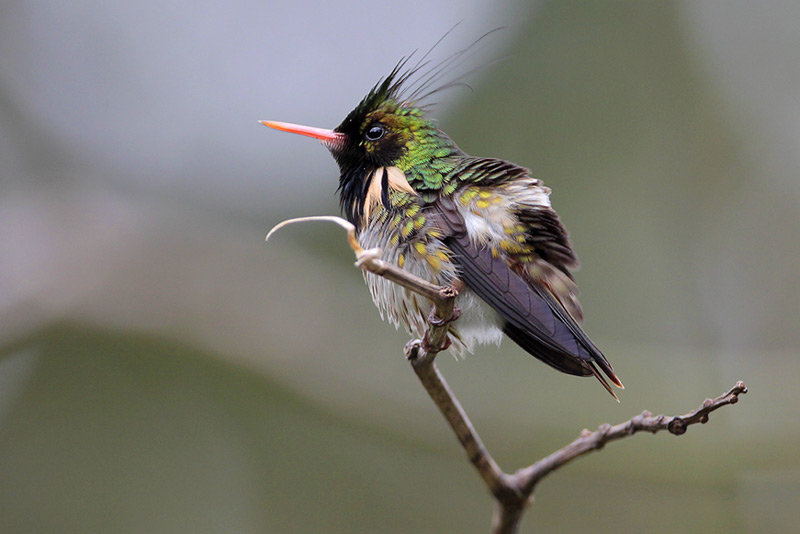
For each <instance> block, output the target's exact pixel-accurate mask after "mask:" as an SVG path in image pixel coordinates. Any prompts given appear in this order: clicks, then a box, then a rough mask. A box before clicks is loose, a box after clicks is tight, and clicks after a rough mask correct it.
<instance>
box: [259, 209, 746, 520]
mask: <svg viewBox="0 0 800 534" xmlns="http://www.w3.org/2000/svg"><path fill="white" fill-rule="evenodd" d="M308 221H328V222H334V223H336V224H338V225H339V226H341V227H343V228H344V229H345V230H347V238H348V243H349V244H350V248H352V249H353V252H354V253H355V254H356V262H355V265H356V267H359V268H361V269H363V270H366V271H369V272H371V273H373V274H376V275H378V276H382V277H384V278H387V279H388V280H391V281H392V282H395V283H396V284H399V285H401V286H403V287H405V288H406V289H408V290H410V291H414V292H416V293H417V294H419V295H421V296H423V297H425V298H427V299H428V300H430V301H431V303H432V305H431V313H430V315H429V317H428V328H427V329H426V331H425V333H424V336H423V339H422V340H419V339H412V340H411V341H409V342H408V343H407V344H406V346H405V348H404V353H405V356H406V359H407V360H408V361H409V363H410V364H411V368H412V369H413V370H414V373H416V375H417V377H418V378H419V380H420V382H421V383H422V386H423V387H424V388H425V390H426V391H427V392H428V395H429V396H430V397H431V399H432V400H433V402H434V403H435V404H436V406H437V408H439V411H440V412H441V413H442V415H443V416H444V418H445V419H446V420H447V423H448V424H449V425H450V427H451V428H452V429H453V432H455V434H456V437H457V438H458V441H459V442H460V443H461V446H462V447H463V448H464V451H465V452H466V453H467V457H468V458H469V461H470V462H471V463H472V465H473V466H474V467H475V469H476V470H477V471H478V474H479V475H480V476H481V478H482V479H483V481H484V483H485V484H486V486H487V487H488V488H489V491H490V492H491V494H492V495H493V496H494V498H495V511H494V517H493V519H492V530H491V532H492V533H493V534H513V533H515V532H517V531H518V528H519V524H520V521H521V519H522V516H523V514H524V512H525V510H526V509H527V507H528V506H529V505H530V504H531V503H532V502H533V493H534V490H535V489H536V486H537V485H538V483H539V482H540V481H541V480H542V479H543V478H544V477H546V476H547V475H549V474H550V473H552V472H553V471H555V470H557V469H559V468H560V467H562V466H563V465H565V464H567V463H569V462H571V461H573V460H575V459H576V458H579V457H581V456H583V455H585V454H587V453H590V452H593V451H597V450H600V449H602V448H603V447H604V446H605V445H606V444H607V443H609V442H611V441H616V440H619V439H622V438H625V437H628V436H631V435H633V434H635V433H637V432H642V431H644V432H651V433H653V434H655V433H656V432H660V431H662V430H666V431H667V432H669V433H671V434H674V435H676V436H680V435H682V434H685V433H686V431H687V428H688V427H689V426H691V425H694V424H697V423H701V424H705V423H707V422H708V420H709V414H711V412H713V411H715V410H718V409H719V408H722V407H723V406H727V405H730V404H736V402H738V400H739V396H740V395H743V394H745V393H747V387H746V386H745V384H744V382H742V381H739V382H737V383H736V384H735V385H734V386H733V387H732V388H731V389H730V390H728V391H727V392H726V393H724V394H722V395H720V396H719V397H716V398H714V399H706V400H705V401H703V403H702V404H701V405H700V407H699V408H697V409H695V410H693V411H691V412H689V413H686V414H684V415H678V416H672V417H667V416H664V415H656V416H654V415H653V414H652V413H650V412H648V411H644V412H642V413H641V414H639V415H636V416H634V417H632V418H631V419H629V420H627V421H625V422H623V423H619V424H617V425H613V426H612V425H609V424H602V425H600V426H599V427H598V429H597V430H595V431H594V432H591V431H589V430H585V429H584V430H583V431H582V432H581V433H580V435H579V436H578V437H577V438H576V439H575V440H574V441H572V442H571V443H569V444H568V445H566V446H564V447H562V448H561V449H559V450H557V451H555V452H553V453H552V454H550V455H549V456H546V457H545V458H542V459H541V460H539V461H537V462H535V463H533V464H531V465H529V466H527V467H524V468H522V469H519V470H518V471H516V472H515V473H513V474H507V473H505V472H503V470H502V469H500V467H499V466H498V465H497V462H495V460H494V459H493V458H492V456H491V455H490V454H489V451H488V450H487V449H486V447H485V446H484V444H483V442H482V441H481V439H480V436H478V433H477V432H476V431H475V428H474V427H473V425H472V422H471V421H470V420H469V417H468V416H467V414H466V412H465V411H464V409H463V408H462V407H461V404H460V403H459V402H458V399H457V398H456V397H455V395H454V394H453V392H452V390H451V389H450V386H449V385H448V384H447V382H446V381H445V379H444V377H443V376H442V375H441V373H440V372H439V369H438V368H437V367H436V365H435V359H436V355H437V354H438V353H439V352H441V351H442V350H444V349H446V348H447V347H448V346H449V338H448V336H447V333H448V331H449V329H450V324H451V323H452V322H453V321H455V320H457V319H458V317H459V315H460V310H459V309H458V307H457V306H456V305H455V300H456V297H457V296H458V292H459V290H460V289H461V288H460V287H449V286H445V287H442V286H437V285H434V284H431V283H430V282H428V281H427V280H424V279H422V278H419V277H418V276H415V275H413V274H411V273H409V272H407V271H404V270H403V269H400V268H399V267H397V266H395V265H392V264H389V263H386V262H385V261H383V260H381V259H380V256H381V251H380V249H377V248H373V249H368V250H365V249H364V248H362V247H361V245H360V244H359V243H358V238H357V236H356V228H355V226H353V225H352V224H351V223H349V222H348V221H346V220H344V219H342V218H340V217H331V216H318V217H303V218H299V219H290V220H287V221H284V222H282V223H280V224H278V225H276V226H275V227H274V228H273V229H272V230H270V232H269V234H267V240H269V238H270V236H272V234H274V233H275V232H276V231H277V230H279V229H280V228H283V227H284V226H287V225H289V224H293V223H298V222H308Z"/></svg>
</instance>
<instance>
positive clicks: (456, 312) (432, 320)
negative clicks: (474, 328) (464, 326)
mask: <svg viewBox="0 0 800 534" xmlns="http://www.w3.org/2000/svg"><path fill="white" fill-rule="evenodd" d="M459 317H461V308H459V307H458V306H453V312H452V313H451V314H450V317H446V318H444V319H443V318H441V317H439V316H438V315H436V308H431V313H429V314H428V324H430V325H431V326H444V325H446V324H447V323H452V322H453V321H455V320H456V319H458V318H459Z"/></svg>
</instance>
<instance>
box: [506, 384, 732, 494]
mask: <svg viewBox="0 0 800 534" xmlns="http://www.w3.org/2000/svg"><path fill="white" fill-rule="evenodd" d="M745 393H747V387H746V386H745V385H744V382H742V381H739V382H737V383H736V385H734V386H733V387H732V388H731V389H730V390H729V391H728V392H727V393H725V394H723V395H720V396H719V397H717V398H716V399H706V400H705V401H704V402H703V404H702V405H701V406H700V407H699V408H697V409H696V410H694V411H692V412H689V413H687V414H685V415H676V416H673V417H667V416H665V415H656V416H654V415H653V414H651V413H650V412H647V411H645V412H642V413H641V414H639V415H637V416H635V417H632V418H631V419H629V420H627V421H625V422H624V423H620V424H618V425H614V426H611V425H601V426H600V427H599V428H598V429H597V430H595V431H594V432H589V431H588V430H584V431H583V433H582V434H581V436H580V437H579V438H577V439H576V440H575V441H573V442H572V443H570V444H569V445H567V446H566V447H563V448H562V449H559V450H557V451H556V452H554V453H552V454H550V455H549V456H547V457H546V458H542V459H541V460H539V461H538V462H536V463H535V464H533V465H531V466H528V467H526V468H524V469H521V470H519V471H517V473H516V474H515V475H514V476H515V478H516V479H517V483H518V484H519V488H520V490H521V491H523V492H524V493H527V494H531V493H533V490H534V489H535V487H536V484H537V483H538V482H539V481H540V480H541V479H542V478H544V477H545V476H547V475H548V474H550V473H552V472H553V471H555V470H556V469H558V468H559V467H561V466H562V465H564V464H566V463H567V462H570V461H572V460H574V459H575V458H578V457H579V456H583V455H584V454H586V453H589V452H592V451H597V450H600V449H602V448H603V446H605V444H606V443H608V442H610V441H615V440H618V439H622V438H626V437H628V436H631V435H633V434H635V433H637V432H642V431H644V432H652V433H653V434H655V433H656V432H659V431H661V430H667V431H668V432H670V433H671V434H675V435H676V436H680V435H681V434H684V433H685V432H686V429H687V427H688V426H689V425H693V424H696V423H702V424H705V423H706V422H707V421H708V416H709V414H710V413H711V412H713V411H714V410H718V409H719V408H722V407H723V406H727V405H728V404H736V402H738V400H739V395H742V394H745Z"/></svg>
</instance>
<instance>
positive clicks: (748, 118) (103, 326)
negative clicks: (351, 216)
mask: <svg viewBox="0 0 800 534" xmlns="http://www.w3.org/2000/svg"><path fill="white" fill-rule="evenodd" d="M458 21H463V22H462V23H461V24H460V25H459V26H458V27H457V28H456V30H455V31H453V32H452V33H451V35H450V36H449V37H448V38H447V39H446V40H445V41H444V42H443V43H442V44H441V46H440V47H439V48H438V49H437V51H436V54H434V57H435V58H442V57H444V56H446V55H447V54H449V53H451V52H453V51H455V50H458V49H461V48H463V47H464V46H467V45H468V44H469V43H470V42H472V41H473V40H474V39H475V38H476V37H478V36H479V35H481V34H483V33H485V32H486V31H488V30H491V29H492V28H495V27H497V26H506V27H507V29H506V30H504V31H501V32H497V33H496V34H493V35H492V37H491V38H490V39H487V40H486V42H485V43H484V44H482V45H481V46H479V47H477V49H476V51H475V53H474V55H473V56H471V58H470V60H469V61H468V62H467V63H466V64H465V65H464V70H469V69H471V68H473V67H476V66H479V65H487V66H486V67H485V68H483V69H481V70H479V71H477V72H475V73H473V74H471V75H470V77H469V79H468V81H469V82H470V84H471V85H472V90H471V91H470V90H467V89H456V90H452V91H450V92H448V93H446V94H444V95H442V96H441V97H440V99H439V104H438V105H437V107H436V108H435V114H436V116H437V118H438V119H439V120H440V124H441V125H442V127H443V128H444V129H445V130H446V131H447V132H448V133H450V134H451V136H452V137H453V138H454V139H455V140H456V141H457V142H458V143H459V144H460V145H461V146H462V148H464V149H465V150H467V151H468V152H470V153H473V154H477V155H491V156H497V157H501V158H506V159H510V160H512V161H515V162H517V163H519V164H522V165H525V166H527V167H530V168H531V169H532V170H533V172H534V174H535V175H536V176H537V177H539V178H542V179H543V180H544V181H545V182H546V183H547V184H548V185H549V186H551V187H552V188H553V191H554V193H553V196H552V200H553V203H554V205H555V207H556V208H557V209H558V211H559V212H560V214H561V216H562V218H563V220H564V221H565V223H566V224H567V226H568V228H569V229H570V231H571V234H572V237H573V241H574V244H575V247H576V249H577V251H578V254H579V255H580V257H581V259H582V262H583V265H584V268H583V270H581V271H580V272H579V273H578V282H579V283H580V285H581V289H582V302H583V304H584V307H585V311H586V315H587V321H586V329H587V331H588V332H589V333H590V335H592V337H593V338H594V339H595V340H596V341H597V343H598V344H599V345H600V346H601V347H602V348H603V349H604V351H605V353H606V354H607V355H608V357H609V359H610V360H611V361H612V362H613V364H614V366H615V368H616V369H617V370H618V372H619V374H620V376H621V377H622V378H623V380H624V381H625V384H626V385H627V386H628V389H626V390H625V391H624V392H622V395H621V397H622V403H621V404H617V403H615V402H613V401H612V400H611V399H610V398H609V397H608V395H607V394H606V393H605V392H604V391H603V390H602V388H600V387H599V386H598V385H597V384H596V383H594V382H593V381H591V380H580V379H576V378H573V377H568V376H565V375H561V374H559V373H556V372H555V371H552V370H550V369H549V368H547V367H545V366H544V365H543V364H541V363H539V362H537V361H535V360H534V359H532V358H531V357H529V356H528V355H526V354H524V353H523V352H522V351H521V350H520V349H518V348H516V347H515V346H513V345H512V344H511V343H505V344H504V345H503V347H502V348H500V349H497V348H495V347H490V348H484V349H481V350H480V351H479V353H477V354H475V355H472V356H469V357H467V358H466V359H465V360H463V361H456V360H455V359H453V358H451V357H450V356H449V355H447V354H444V355H442V356H440V359H439V361H440V364H439V365H440V368H441V369H442V372H443V373H444V374H445V376H446V377H447V378H448V380H449V381H450V382H451V385H452V386H453V388H454V389H455V391H456V392H457V394H458V395H459V397H460V399H461V401H462V403H463V404H464V405H465V407H466V409H467V411H468V412H469V413H470V414H471V415H472V417H473V418H474V422H475V424H476V426H477V427H478V429H479V430H480V431H481V433H482V436H483V438H484V440H485V441H486V443H487V445H488V447H489V448H490V450H491V451H492V452H493V453H494V454H495V457H496V459H497V460H498V461H499V462H500V464H501V465H502V466H503V467H504V468H505V469H506V470H513V469H516V468H518V467H521V466H523V465H527V464H528V463H530V462H532V461H534V460H536V459H538V458H540V457H542V456H544V455H546V454H548V453H550V452H551V451H553V450H555V449H557V448H559V447H560V446H562V445H563V444H565V443H567V442H568V441H570V440H571V439H573V438H574V437H575V436H576V435H577V434H578V432H579V431H580V430H581V429H582V428H591V429H593V428H595V427H596V426H597V425H599V424H601V423H604V422H610V423H616V422H620V421H622V420H625V419H627V418H629V417H630V416H632V415H634V414H636V413H639V412H640V411H641V410H643V409H649V410H651V411H654V412H656V413H667V414H672V413H683V412H685V411H688V410H689V409H692V408H694V407H696V406H697V405H698V404H699V403H700V402H701V401H702V400H703V399H704V398H705V397H708V396H713V395H717V394H720V393H722V392H723V391H725V390H727V389H728V388H729V387H730V386H731V385H733V384H734V383H735V381H736V380H738V379H742V380H744V381H745V382H746V383H747V385H748V386H749V388H750V390H751V391H750V393H749V394H748V395H747V396H746V397H744V398H743V400H742V402H740V403H739V404H738V405H736V406H735V407H731V408H726V409H724V410H722V411H720V412H717V413H716V414H714V415H713V417H712V421H711V424H710V425H708V426H706V427H692V428H690V430H689V432H688V434H686V435H685V436H683V437H681V438H675V437H672V436H669V435H658V436H649V435H639V436H636V437H634V438H631V439H628V440H624V441H623V442H619V443H615V444H612V445H610V446H608V447H607V448H606V450H604V451H603V452H601V453H600V454H595V455H592V456H589V457H586V458H584V459H581V460H580V461H578V462H576V463H574V464H572V465H570V466H568V467H567V468H565V469H563V470H561V471H560V472H559V473H558V474H557V475H555V476H553V477H552V478H550V479H547V480H546V481H545V482H543V483H542V485H541V486H540V488H539V490H538V492H537V498H536V499H537V500H536V504H535V505H534V508H533V509H532V510H531V512H530V513H529V515H528V516H527V517H526V519H525V522H524V524H523V528H522V532H534V531H535V532H558V533H563V532H582V531H587V530H591V531H593V532H620V531H623V532H664V533H667V532H669V533H672V532H676V531H679V532H698V533H708V532H730V531H738V532H742V531H744V532H792V531H794V530H793V529H794V528H796V525H797V521H796V517H797V516H796V514H797V503H798V502H800V455H798V453H797V442H798V440H799V439H800V422H799V421H798V418H797V413H798V401H799V400H800V393H798V380H800V361H799V360H798V345H799V344H800V324H799V322H798V317H800V284H798V272H800V239H798V235H799V234H800V62H798V61H797V51H798V50H800V32H798V31H797V28H798V26H800V4H797V3H792V2H758V3H756V2H748V1H745V0H736V1H725V2H722V1H718V2H714V1H708V2H639V1H630V2H606V3H600V2H578V3H574V2H538V3H534V2H521V1H520V2H509V3H495V2H481V1H477V0H460V1H456V2H446V3H445V2H441V3H432V2H428V1H416V0H410V1H406V2H403V3H390V2H386V3H383V2H344V3H342V2H335V3H334V2H323V1H295V2H255V1H252V0H235V1H231V2H225V3H222V2H210V1H207V0H200V1H196V2H185V1H180V0H166V1H159V2H151V1H138V2H103V1H100V0H86V1H83V2H66V3H65V2H56V1H53V0H24V1H23V0H6V1H4V2H3V3H2V6H0V187H2V192H1V193H0V350H1V351H2V352H1V355H0V532H4V533H6V532H7V533H49V532H64V533H89V532H92V533H94V532H98V533H99V532H117V533H125V532H130V533H143V532H147V533H162V532H163V533H204V532H209V533H211V532H214V533H217V532H226V533H229V534H238V533H243V534H244V533H255V532H259V533H263V532H330V533H339V532H341V533H345V532H347V533H354V532H355V533H359V532H363V533H367V532H389V533H393V532H396V533H401V532H402V533H405V532H430V533H433V532H437V533H440V532H459V533H461V532H487V531H488V525H489V520H490V514H491V499H490V498H489V496H488V495H487V492H486V490H485V489H484V487H483V485H482V483H481V481H480V480H479V478H478V477H477V475H476V474H475V473H474V472H473V470H472V468H471V467H470V466H469V465H468V463H467V462H466V461H465V458H464V454H463V451H462V450H461V449H460V448H459V447H458V446H457V444H456V441H455V440H454V438H453V436H452V435H451V433H450V430H449V429H448V428H447V427H446V426H445V424H444V422H443V421H442V420H441V416H440V415H439V414H438V412H436V410H435V408H434V407H433V405H432V403H431V402H430V400H429V399H428V398H427V396H426V395H425V393H424V392H423V390H422V388H421V387H420V385H419V384H418V383H417V381H416V378H415V377H414V375H413V373H412V372H411V371H410V370H409V368H408V365H407V363H406V362H405V361H404V360H403V357H402V354H401V348H402V346H403V344H404V343H405V342H406V341H407V339H408V337H407V335H406V334H405V333H403V332H396V331H395V330H394V329H393V328H392V327H391V326H389V325H387V324H385V323H382V322H381V321H380V319H379V318H378V314H377V313H376V311H375V309H374V308H373V306H372V303H371V302H370V299H369V296H368V293H367V290H366V289H365V287H364V286H363V283H362V281H361V275H360V274H359V272H358V271H357V270H356V269H354V268H353V266H352V261H353V258H352V253H351V252H350V250H349V249H348V248H347V246H346V243H345V239H344V235H343V233H342V232H341V230H340V229H338V228H336V227H333V226H327V225H322V224H316V225H307V226H297V227H290V228H288V229H286V230H284V231H283V232H282V233H279V234H278V235H277V236H276V237H275V239H274V241H271V242H270V243H269V244H268V245H265V244H264V242H263V238H264V235H265V233H266V231H267V230H268V229H269V228H270V227H271V226H272V225H274V224H275V223H277V222H279V221H281V220H282V219H284V218H287V217H292V216H300V215H311V214H336V213H338V207H337V204H336V200H335V197H334V195H333V193H334V189H335V188H336V180H337V172H336V167H335V165H334V163H333V161H332V160H331V159H330V157H329V155H328V154H327V153H326V151H325V150H324V149H322V148H321V147H319V146H317V144H315V143H313V142H311V141H309V140H307V139H304V138H300V137H297V136H290V135H284V134H279V133H277V132H274V131H271V130H267V129H266V128H263V127H262V126H259V125H258V124H257V122H256V120H257V119H276V120H286V121H292V122H300V123H306V124H312V125H318V126H323V127H333V126H335V125H336V124H338V122H339V121H340V120H341V119H342V118H343V117H344V115H345V114H346V113H347V112H348V111H349V110H350V109H351V108H352V107H353V106H354V105H355V104H356V103H357V101H358V100H359V99H360V98H361V96H362V95H363V94H364V93H365V92H366V91H367V90H368V89H369V88H370V87H371V86H372V85H373V84H374V83H375V82H376V81H377V79H378V78H379V77H380V76H381V75H383V74H386V73H387V72H388V71H389V70H390V69H391V68H392V67H393V66H394V64H395V62H396V61H397V60H398V59H399V58H400V57H402V56H404V55H406V54H408V53H410V52H411V51H413V50H414V49H417V48H419V49H422V50H425V49H427V48H429V47H430V46H431V45H432V44H433V43H434V42H435V41H436V40H437V39H438V38H439V37H440V36H441V35H442V34H444V33H445V32H446V31H447V30H448V29H449V28H450V27H451V26H452V25H453V24H455V23H456V22H458ZM497 58H505V59H504V60H503V61H500V62H492V61H493V60H494V59H497Z"/></svg>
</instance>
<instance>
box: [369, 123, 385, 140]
mask: <svg viewBox="0 0 800 534" xmlns="http://www.w3.org/2000/svg"><path fill="white" fill-rule="evenodd" d="M384 135H386V126H384V125H383V124H380V123H375V124H373V125H372V126H370V127H369V129H368V130H367V133H366V137H367V140H368V141H377V140H378V139H380V138H381V137H383V136H384Z"/></svg>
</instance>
